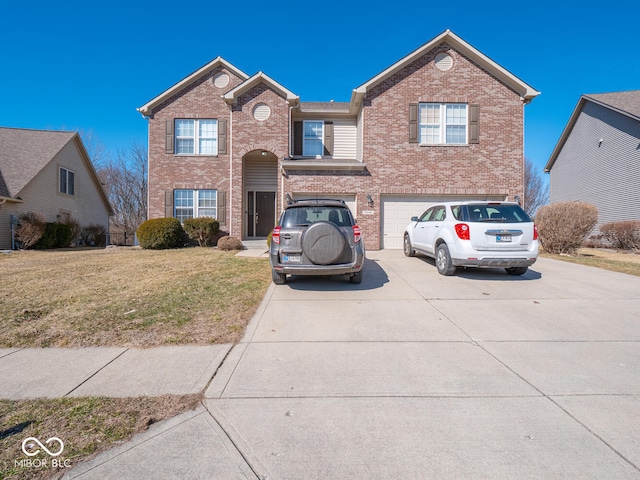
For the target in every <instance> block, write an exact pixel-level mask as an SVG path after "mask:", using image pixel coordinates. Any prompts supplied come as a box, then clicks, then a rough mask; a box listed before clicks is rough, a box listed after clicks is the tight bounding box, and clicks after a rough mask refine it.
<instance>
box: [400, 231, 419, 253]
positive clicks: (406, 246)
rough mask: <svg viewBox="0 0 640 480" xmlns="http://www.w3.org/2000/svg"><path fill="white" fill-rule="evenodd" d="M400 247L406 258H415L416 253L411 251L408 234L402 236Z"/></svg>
mask: <svg viewBox="0 0 640 480" xmlns="http://www.w3.org/2000/svg"><path fill="white" fill-rule="evenodd" d="M402 245H403V250H404V254H405V256H406V257H415V256H416V251H415V250H414V249H413V246H412V245H411V239H410V238H409V234H408V233H405V234H404V241H403V243H402Z"/></svg>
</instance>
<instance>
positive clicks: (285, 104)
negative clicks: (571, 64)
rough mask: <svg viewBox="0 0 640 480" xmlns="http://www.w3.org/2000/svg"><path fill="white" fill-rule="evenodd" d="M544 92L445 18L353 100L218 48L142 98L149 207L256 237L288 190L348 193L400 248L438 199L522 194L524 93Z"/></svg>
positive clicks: (373, 229) (374, 232) (372, 232)
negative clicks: (302, 91) (298, 83)
mask: <svg viewBox="0 0 640 480" xmlns="http://www.w3.org/2000/svg"><path fill="white" fill-rule="evenodd" d="M292 72H293V70H292ZM323 75H327V76H329V77H330V76H332V75H339V72H335V71H333V72H332V71H331V69H326V70H325V71H324V72H323ZM538 94H539V92H537V91H536V90H534V89H533V88H531V87H530V86H529V85H527V84H526V83H524V82H523V81H522V80H520V79H518V78H517V77H515V76H514V75H513V74H511V73H510V72H508V71H507V70H505V69H504V68H503V67H501V66H500V65H498V64H496V63H495V62H494V61H492V60H491V59H490V58H488V57H486V56H485V55H483V54H482V53H481V52H479V51H478V50H476V49H475V48H473V47H472V46H471V45H469V44H467V43H466V42H465V41H464V40H462V39H461V38H460V37H458V36H456V35H455V34H453V33H452V32H451V31H449V30H446V31H445V32H443V33H442V34H440V35H438V36H437V37H435V38H434V39H433V40H431V41H429V42H428V43H426V44H424V45H423V46H421V47H420V48H418V49H417V50H415V51H413V52H412V53H410V54H409V55H407V56H406V57H404V58H402V59H400V60H399V61H398V62H396V63H395V64H393V65H391V66H390V67H389V68H387V69H386V70H384V71H382V72H381V73H380V74H378V75H376V76H375V77H373V78H372V79H370V80H368V81H367V82H365V83H363V84H362V85H360V86H359V87H357V88H356V89H354V90H353V92H352V95H351V100H350V101H349V102H301V101H300V98H299V97H298V96H297V95H296V94H294V93H293V92H291V91H289V90H288V89H287V88H285V87H284V86H282V85H281V84H280V83H278V82H277V81H275V80H273V79H272V78H270V77H269V76H267V75H266V74H264V73H263V72H258V73H256V74H255V75H253V76H249V75H247V74H245V73H244V72H242V71H240V70H239V69H238V68H236V67H234V66H233V65H231V64H230V63H228V62H227V61H225V60H223V59H222V58H220V57H218V58H216V59H214V60H213V61H212V62H210V63H209V64H207V65H205V66H204V67H202V68H200V69H199V70H197V71H196V72H194V73H192V74H191V75H189V76H188V77H186V78H184V79H183V80H182V81H180V82H178V83H177V84H175V85H174V86H172V87H171V88H169V89H168V90H166V91H165V92H163V93H161V94H160V95H158V96H157V97H155V98H154V99H152V100H151V101H149V102H148V103H146V104H145V105H143V106H142V107H140V108H139V109H138V111H140V112H141V113H142V114H143V115H144V116H145V117H146V118H147V119H148V122H149V124H148V127H149V218H156V217H163V216H168V217H176V218H178V219H180V220H184V219H185V218H189V217H192V216H205V215H206V216H215V217H217V218H218V220H219V222H220V224H221V228H222V229H224V230H226V231H228V232H229V233H230V234H231V235H234V236H237V237H240V238H242V239H251V238H256V237H266V236H267V235H268V234H269V232H270V231H271V229H272V228H273V226H274V224H275V222H276V219H277V216H278V214H279V212H280V211H281V210H282V207H283V205H284V204H285V202H286V201H287V199H288V198H292V199H304V198H314V197H316V198H339V199H343V200H345V201H346V202H347V204H348V205H349V206H350V207H351V209H352V210H353V212H354V214H355V215H356V217H357V219H358V222H359V224H360V226H361V228H362V230H363V234H364V236H365V238H366V242H367V248H369V249H373V250H376V249H379V248H401V247H402V233H403V232H404V228H405V227H406V225H407V224H408V223H409V221H410V218H411V216H412V215H417V214H420V213H422V212H423V211H424V210H425V209H426V208H427V207H428V206H429V205H431V204H433V203H434V202H439V201H444V200H452V199H495V200H504V199H507V198H508V199H510V200H513V199H514V198H515V197H516V196H519V197H520V198H522V197H523V192H524V186H523V182H524V147H523V135H524V134H523V128H524V105H525V104H527V103H529V102H530V101H531V100H532V99H533V98H534V97H535V96H536V95H538Z"/></svg>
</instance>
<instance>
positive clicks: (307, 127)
mask: <svg viewBox="0 0 640 480" xmlns="http://www.w3.org/2000/svg"><path fill="white" fill-rule="evenodd" d="M323 139H324V122H323V121H322V120H305V121H304V137H303V142H302V154H303V155H305V156H316V155H323V153H324V145H323Z"/></svg>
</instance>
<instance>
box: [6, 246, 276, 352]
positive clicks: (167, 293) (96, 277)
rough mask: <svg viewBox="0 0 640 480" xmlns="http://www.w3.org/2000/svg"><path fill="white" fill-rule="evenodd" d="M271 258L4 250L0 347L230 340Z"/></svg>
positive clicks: (260, 291) (205, 252)
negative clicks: (7, 252)
mask: <svg viewBox="0 0 640 480" xmlns="http://www.w3.org/2000/svg"><path fill="white" fill-rule="evenodd" d="M269 268H270V267H269V260H268V259H264V258H247V257H237V256H235V253H234V252H221V251H218V250H214V249H212V248H186V249H178V250H141V249H138V248H107V249H92V250H76V249H70V250H63V251H62V250H58V251H20V252H12V253H11V254H6V255H1V256H0V278H2V280H3V282H2V283H3V288H2V290H1V291H0V347H81V346H82V347H85V346H126V347H152V346H157V345H183V344H200V345H203V344H212V343H233V342H236V341H238V340H239V339H240V338H241V336H242V333H243V331H244V328H245V326H246V325H247V323H248V321H249V320H250V319H251V316H252V315H253V313H254V312H255V310H256V308H257V306H258V304H259V303H260V301H261V300H262V297H263V296H264V293H265V292H266V290H267V287H268V286H269V284H270V282H271V276H270V270H269Z"/></svg>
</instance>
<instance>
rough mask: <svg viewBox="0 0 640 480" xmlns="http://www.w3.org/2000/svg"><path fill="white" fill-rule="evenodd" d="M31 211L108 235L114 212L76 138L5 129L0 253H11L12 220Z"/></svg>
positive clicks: (0, 143) (0, 151)
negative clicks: (100, 229) (100, 227)
mask: <svg viewBox="0 0 640 480" xmlns="http://www.w3.org/2000/svg"><path fill="white" fill-rule="evenodd" d="M26 212H35V213H40V214H42V215H43V216H44V217H45V219H46V220H47V221H48V222H55V221H61V222H64V221H65V220H68V219H70V218H72V219H74V220H76V221H77V222H78V223H79V224H80V225H81V226H85V225H89V224H100V225H104V227H105V229H106V230H107V231H108V229H109V215H111V214H112V213H113V212H112V210H111V206H110V205H109V201H108V200H107V197H106V195H105V193H104V190H103V189H102V186H101V185H100V181H99V180H98V176H97V175H96V172H95V170H94V168H93V166H92V164H91V160H90V159H89V155H88V154H87V151H86V150H85V148H84V146H83V144H82V140H81V139H80V136H79V135H78V134H77V133H75V132H61V131H48V130H25V129H18V128H2V127H0V249H10V248H11V218H12V217H16V218H17V217H19V216H20V214H22V213H26Z"/></svg>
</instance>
